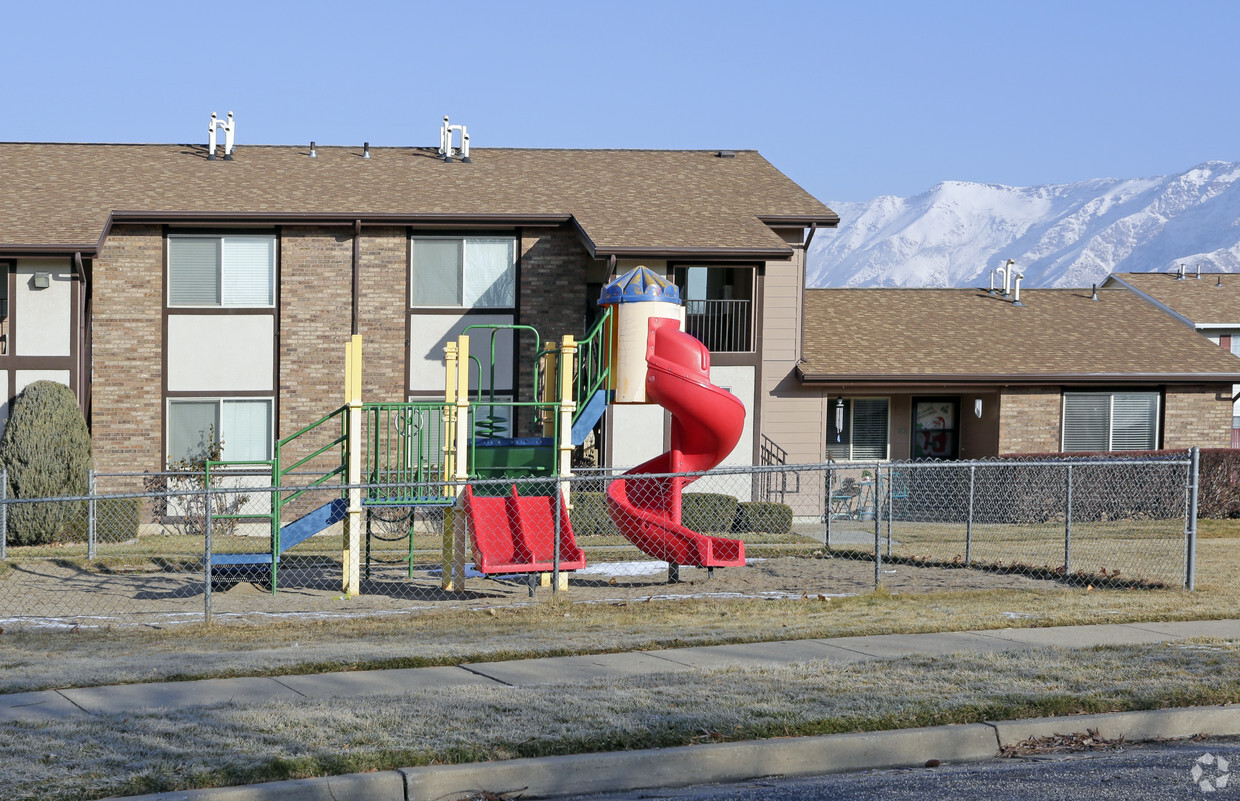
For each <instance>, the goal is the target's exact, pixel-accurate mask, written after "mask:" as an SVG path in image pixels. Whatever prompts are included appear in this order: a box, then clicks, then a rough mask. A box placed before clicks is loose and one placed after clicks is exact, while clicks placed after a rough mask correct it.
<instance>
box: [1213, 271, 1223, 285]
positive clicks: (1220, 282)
mask: <svg viewBox="0 0 1240 801" xmlns="http://www.w3.org/2000/svg"><path fill="white" fill-rule="evenodd" d="M1215 286H1217V287H1222V286H1223V274H1222V273H1219V274H1218V283H1217V284H1215Z"/></svg>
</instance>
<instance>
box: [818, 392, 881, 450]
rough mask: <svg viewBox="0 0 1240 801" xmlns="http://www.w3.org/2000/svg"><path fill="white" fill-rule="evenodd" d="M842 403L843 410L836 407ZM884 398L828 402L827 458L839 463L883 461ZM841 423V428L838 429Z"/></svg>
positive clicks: (847, 399) (845, 399)
mask: <svg viewBox="0 0 1240 801" xmlns="http://www.w3.org/2000/svg"><path fill="white" fill-rule="evenodd" d="M840 400H842V401H843V404H844V405H843V408H842V409H841V407H840V406H839V403H840ZM887 405H888V401H887V398H843V399H837V400H832V401H829V402H828V408H827V455H828V456H830V457H831V458H832V459H839V460H841V461H870V460H873V461H878V460H882V459H886V458H887ZM841 424H842V428H841Z"/></svg>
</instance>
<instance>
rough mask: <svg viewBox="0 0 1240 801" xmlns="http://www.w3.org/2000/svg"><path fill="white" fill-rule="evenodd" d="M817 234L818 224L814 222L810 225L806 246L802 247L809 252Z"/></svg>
mask: <svg viewBox="0 0 1240 801" xmlns="http://www.w3.org/2000/svg"><path fill="white" fill-rule="evenodd" d="M816 233H818V223H816V222H812V223H810V224H809V234H808V235H807V236H806V237H805V244H804V245H802V246H801V247H803V248H805V249H806V250H807V251H808V250H809V243H810V242H813V241H814V234H816Z"/></svg>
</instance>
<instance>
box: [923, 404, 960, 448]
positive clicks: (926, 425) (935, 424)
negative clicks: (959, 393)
mask: <svg viewBox="0 0 1240 801" xmlns="http://www.w3.org/2000/svg"><path fill="white" fill-rule="evenodd" d="M959 454H960V399H959V398H914V399H913V458H914V459H955V458H956V457H957V456H958V455H959Z"/></svg>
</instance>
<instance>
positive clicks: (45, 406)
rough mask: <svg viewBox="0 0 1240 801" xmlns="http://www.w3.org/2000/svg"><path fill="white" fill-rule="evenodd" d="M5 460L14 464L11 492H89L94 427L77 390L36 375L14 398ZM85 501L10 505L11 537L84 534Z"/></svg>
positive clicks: (2, 450)
mask: <svg viewBox="0 0 1240 801" xmlns="http://www.w3.org/2000/svg"><path fill="white" fill-rule="evenodd" d="M0 464H3V465H4V467H5V469H7V470H8V492H9V497H10V498H56V497H63V496H66V495H85V494H86V492H87V481H88V473H89V471H90V469H91V465H92V462H91V448H90V432H89V431H88V430H87V429H86V420H85V419H84V418H83V417H82V411H81V409H79V408H78V404H77V398H76V397H74V395H73V391H72V390H71V389H69V388H68V387H66V386H65V385H64V384H58V383H56V382H54V381H36V382H34V383H33V384H31V385H30V386H28V387H26V388H25V389H24V390H23V391H22V393H21V394H20V395H18V396H17V398H16V399H14V401H13V405H12V411H11V414H10V415H9V422H8V425H7V426H6V427H5V429H4V435H3V436H2V437H0ZM84 512H85V504H84V503H71V502H70V503H29V504H27V503H23V504H12V505H10V506H9V515H8V538H9V542H10V543H12V544H14V545H42V544H46V543H50V542H64V541H68V540H70V539H79V538H81V537H84V532H85V526H76V525H73V524H74V522H75V520H76V519H77V518H80V517H82V516H83V514H84Z"/></svg>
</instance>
